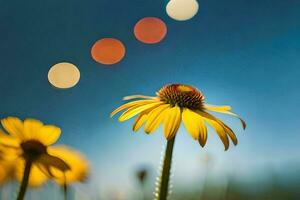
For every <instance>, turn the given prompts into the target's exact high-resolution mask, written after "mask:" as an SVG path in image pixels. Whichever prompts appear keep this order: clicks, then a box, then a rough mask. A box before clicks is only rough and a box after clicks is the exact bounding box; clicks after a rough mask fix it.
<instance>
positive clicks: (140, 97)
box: [123, 94, 157, 100]
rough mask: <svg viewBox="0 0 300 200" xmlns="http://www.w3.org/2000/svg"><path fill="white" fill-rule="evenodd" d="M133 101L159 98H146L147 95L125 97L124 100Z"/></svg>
mask: <svg viewBox="0 0 300 200" xmlns="http://www.w3.org/2000/svg"><path fill="white" fill-rule="evenodd" d="M131 99H152V100H153V99H157V97H150V96H145V95H139V94H138V95H130V96H126V97H123V100H131Z"/></svg>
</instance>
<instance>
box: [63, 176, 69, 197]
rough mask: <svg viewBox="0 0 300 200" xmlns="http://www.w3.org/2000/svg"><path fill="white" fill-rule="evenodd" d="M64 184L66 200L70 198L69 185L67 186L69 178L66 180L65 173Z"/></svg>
mask: <svg viewBox="0 0 300 200" xmlns="http://www.w3.org/2000/svg"><path fill="white" fill-rule="evenodd" d="M64 179H65V180H64V185H63V190H64V200H68V186H67V180H66V174H65V173H64Z"/></svg>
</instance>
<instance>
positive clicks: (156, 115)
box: [145, 104, 170, 134]
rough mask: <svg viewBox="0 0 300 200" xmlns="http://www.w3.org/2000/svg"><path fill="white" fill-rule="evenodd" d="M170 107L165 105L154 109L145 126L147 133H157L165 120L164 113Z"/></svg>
mask: <svg viewBox="0 0 300 200" xmlns="http://www.w3.org/2000/svg"><path fill="white" fill-rule="evenodd" d="M169 106H170V105H168V104H164V105H160V106H158V107H156V108H154V109H153V110H152V111H151V112H150V113H149V114H148V119H147V122H146V124H145V132H146V133H148V134H149V133H152V132H153V131H155V130H156V129H157V128H158V127H159V125H160V124H161V122H162V120H163V112H164V111H165V110H166V109H167V108H169Z"/></svg>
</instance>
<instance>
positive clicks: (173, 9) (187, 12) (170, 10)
mask: <svg viewBox="0 0 300 200" xmlns="http://www.w3.org/2000/svg"><path fill="white" fill-rule="evenodd" d="M198 9H199V4H198V2H197V1H196V0H170V1H169V3H168V4H167V7H166V11H167V14H168V15H169V17H171V18H172V19H175V20H178V21H185V20H189V19H191V18H193V17H194V16H195V15H196V14H197V12H198Z"/></svg>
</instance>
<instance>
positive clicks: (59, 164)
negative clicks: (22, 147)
mask: <svg viewBox="0 0 300 200" xmlns="http://www.w3.org/2000/svg"><path fill="white" fill-rule="evenodd" d="M50 148H51V147H48V149H47V151H48V154H43V155H42V156H40V158H39V159H38V162H39V163H41V164H42V165H43V166H45V167H46V169H47V170H48V169H49V168H51V167H53V168H56V169H58V170H60V171H62V172H65V171H68V170H70V169H71V168H70V166H69V165H68V164H67V163H66V162H65V161H64V160H62V159H61V158H60V157H56V156H52V155H49V151H51V150H49V149H50ZM59 153H60V152H59ZM59 153H58V154H59ZM62 155H63V153H60V154H59V156H62Z"/></svg>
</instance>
